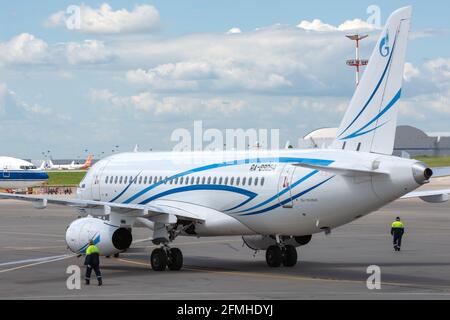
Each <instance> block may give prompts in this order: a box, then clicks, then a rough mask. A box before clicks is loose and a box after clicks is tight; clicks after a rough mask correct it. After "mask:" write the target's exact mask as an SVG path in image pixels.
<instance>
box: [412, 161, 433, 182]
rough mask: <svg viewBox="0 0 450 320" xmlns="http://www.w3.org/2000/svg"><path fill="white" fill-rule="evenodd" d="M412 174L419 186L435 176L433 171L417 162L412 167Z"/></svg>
mask: <svg viewBox="0 0 450 320" xmlns="http://www.w3.org/2000/svg"><path fill="white" fill-rule="evenodd" d="M412 172H413V177H414V180H416V182H417V183H418V184H424V183H427V182H428V181H429V180H430V178H431V176H432V175H433V170H431V169H430V168H428V167H427V166H426V165H425V164H423V163H421V162H417V163H415V164H414V165H413V166H412Z"/></svg>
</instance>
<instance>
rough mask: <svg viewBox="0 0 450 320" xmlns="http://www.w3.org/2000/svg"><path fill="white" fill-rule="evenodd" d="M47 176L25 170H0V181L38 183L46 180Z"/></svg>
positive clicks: (40, 172) (41, 172)
mask: <svg viewBox="0 0 450 320" xmlns="http://www.w3.org/2000/svg"><path fill="white" fill-rule="evenodd" d="M47 179H48V174H47V173H46V172H44V171H27V170H17V171H9V170H6V171H5V170H4V171H1V170H0V181H29V180H31V181H40V180H47Z"/></svg>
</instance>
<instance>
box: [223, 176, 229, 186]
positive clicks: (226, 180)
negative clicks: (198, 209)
mask: <svg viewBox="0 0 450 320" xmlns="http://www.w3.org/2000/svg"><path fill="white" fill-rule="evenodd" d="M223 184H224V185H227V184H228V177H225V181H224V182H223Z"/></svg>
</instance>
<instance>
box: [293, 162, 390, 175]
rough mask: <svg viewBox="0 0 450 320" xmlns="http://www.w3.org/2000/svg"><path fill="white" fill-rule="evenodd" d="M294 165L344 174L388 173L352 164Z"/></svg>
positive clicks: (295, 164)
mask: <svg viewBox="0 0 450 320" xmlns="http://www.w3.org/2000/svg"><path fill="white" fill-rule="evenodd" d="M294 166H297V167H302V168H308V169H314V170H319V171H325V172H330V173H334V174H339V175H344V176H367V175H377V174H387V175H388V174H389V172H385V171H381V170H373V169H368V168H364V167H358V166H357V165H354V166H348V165H347V166H341V165H337V164H332V165H330V166H321V165H316V164H307V163H294Z"/></svg>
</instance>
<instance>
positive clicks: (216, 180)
mask: <svg viewBox="0 0 450 320" xmlns="http://www.w3.org/2000/svg"><path fill="white" fill-rule="evenodd" d="M241 179H242V180H241ZM104 181H105V184H128V183H130V184H132V183H134V184H144V185H147V184H154V183H158V182H162V181H163V177H161V176H160V177H159V179H158V177H157V176H155V177H154V179H153V176H144V177H143V176H140V177H139V178H138V177H134V178H133V177H132V176H130V177H128V176H125V177H124V176H106V177H105V180H104ZM200 182H201V184H213V185H215V184H218V185H230V186H233V185H236V186H239V185H242V186H246V185H247V186H252V182H253V185H254V186H258V185H260V186H263V185H264V182H265V179H264V177H261V180H259V177H255V179H254V180H253V178H252V177H248V179H247V177H242V178H241V177H230V178H229V177H210V176H209V177H193V176H192V177H190V178H189V177H179V178H178V177H177V178H175V179H169V177H165V179H164V184H167V183H169V184H174V185H178V184H179V185H183V184H184V185H194V184H197V185H198V184H200ZM241 183H242V184H241Z"/></svg>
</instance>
